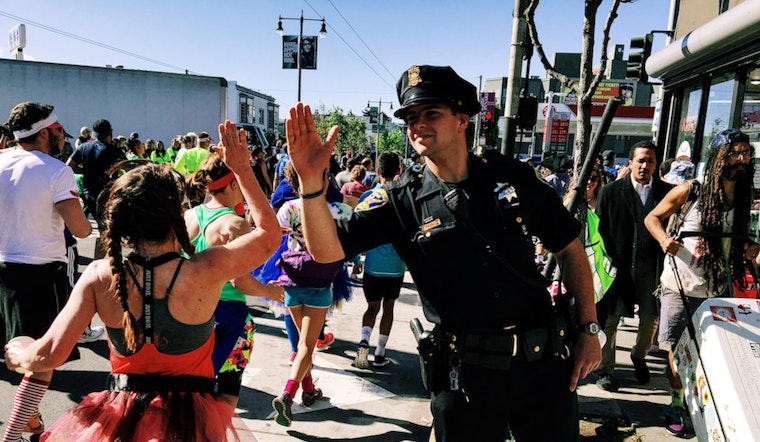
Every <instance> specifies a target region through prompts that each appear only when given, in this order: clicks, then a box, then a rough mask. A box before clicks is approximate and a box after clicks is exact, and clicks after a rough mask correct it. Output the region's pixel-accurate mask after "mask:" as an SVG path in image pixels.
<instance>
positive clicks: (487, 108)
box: [480, 92, 496, 122]
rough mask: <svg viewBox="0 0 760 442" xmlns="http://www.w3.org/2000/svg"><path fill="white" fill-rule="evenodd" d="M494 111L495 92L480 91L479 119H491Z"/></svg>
mask: <svg viewBox="0 0 760 442" xmlns="http://www.w3.org/2000/svg"><path fill="white" fill-rule="evenodd" d="M495 112H496V93H495V92H481V93H480V121H488V122H490V121H493V118H494V115H495Z"/></svg>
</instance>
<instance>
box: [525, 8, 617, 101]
mask: <svg viewBox="0 0 760 442" xmlns="http://www.w3.org/2000/svg"><path fill="white" fill-rule="evenodd" d="M539 1H540V0H530V4H528V7H527V8H525V11H524V12H523V16H524V17H525V20H526V22H527V24H528V33H529V34H530V39H531V41H532V42H533V47H534V49H535V50H536V52H537V53H538V58H539V60H541V64H542V65H543V66H544V69H546V72H547V73H548V74H549V75H551V76H552V77H554V78H556V79H557V80H559V82H560V83H562V85H564V86H565V87H568V88H570V89H571V90H572V91H573V92H575V94H576V95H578V96H580V95H581V93H582V91H581V90H580V87H579V86H578V83H577V82H576V81H575V80H573V79H571V78H570V77H568V76H567V75H565V74H563V73H561V72H559V71H557V70H556V69H555V68H554V66H552V64H551V63H550V62H549V59H548V58H546V53H545V52H544V47H543V45H541V41H540V40H539V39H538V30H537V29H536V20H535V17H536V8H537V7H538V3H539ZM616 1H619V0H616Z"/></svg>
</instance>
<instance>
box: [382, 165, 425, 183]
mask: <svg viewBox="0 0 760 442" xmlns="http://www.w3.org/2000/svg"><path fill="white" fill-rule="evenodd" d="M424 171H425V167H424V166H420V165H419V164H414V165H412V166H411V167H409V168H407V169H406V170H405V171H404V173H402V174H401V176H400V177H399V178H398V179H397V180H394V181H389V182H387V183H386V184H385V185H386V186H387V187H388V189H397V188H400V187H406V186H413V187H414V186H420V185H422V176H423V172H424Z"/></svg>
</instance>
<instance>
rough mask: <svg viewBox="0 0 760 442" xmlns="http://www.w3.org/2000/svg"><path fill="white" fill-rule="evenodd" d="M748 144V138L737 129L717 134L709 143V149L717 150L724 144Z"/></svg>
mask: <svg viewBox="0 0 760 442" xmlns="http://www.w3.org/2000/svg"><path fill="white" fill-rule="evenodd" d="M741 142H744V143H749V137H748V136H747V134H745V133H744V132H742V131H740V130H739V129H726V130H723V131H720V132H718V133H717V134H715V136H714V137H713V139H712V141H711V142H710V149H718V148H720V147H722V146H725V145H726V144H734V143H741Z"/></svg>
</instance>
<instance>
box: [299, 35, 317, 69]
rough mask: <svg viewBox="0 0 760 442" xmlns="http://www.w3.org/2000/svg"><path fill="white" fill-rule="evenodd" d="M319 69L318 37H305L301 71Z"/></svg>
mask: <svg viewBox="0 0 760 442" xmlns="http://www.w3.org/2000/svg"><path fill="white" fill-rule="evenodd" d="M316 68H317V36H316V35H305V36H304V37H303V38H302V39H301V69H316Z"/></svg>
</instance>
